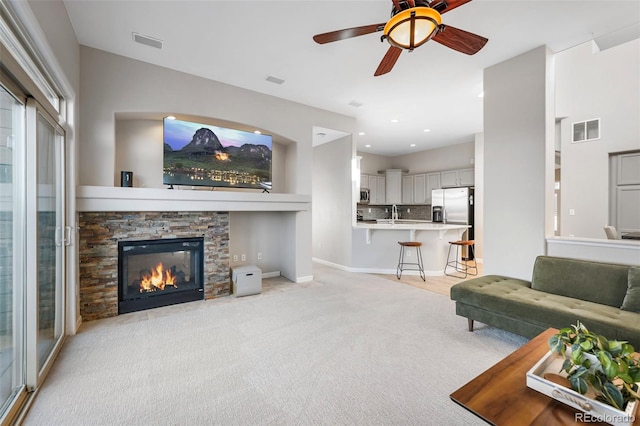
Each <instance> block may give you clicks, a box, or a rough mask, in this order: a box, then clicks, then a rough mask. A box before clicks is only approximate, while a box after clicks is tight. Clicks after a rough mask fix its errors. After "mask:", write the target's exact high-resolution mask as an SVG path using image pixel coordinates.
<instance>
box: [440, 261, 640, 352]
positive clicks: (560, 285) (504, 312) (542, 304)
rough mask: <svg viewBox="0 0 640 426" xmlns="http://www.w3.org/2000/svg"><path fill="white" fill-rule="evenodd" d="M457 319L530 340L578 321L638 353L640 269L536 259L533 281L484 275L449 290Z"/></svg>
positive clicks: (639, 337)
mask: <svg viewBox="0 0 640 426" xmlns="http://www.w3.org/2000/svg"><path fill="white" fill-rule="evenodd" d="M451 299H452V300H454V301H455V302H456V314H458V315H460V316H463V317H466V318H467V319H468V321H469V331H473V321H474V320H477V321H480V322H482V323H484V324H487V325H491V326H494V327H498V328H501V329H504V330H507V331H511V332H513V333H516V334H519V335H521V336H526V337H533V336H536V335H537V334H539V333H541V332H542V331H544V330H546V329H547V328H549V327H554V328H563V327H569V326H571V325H572V324H576V322H577V321H578V320H579V321H580V322H582V323H584V324H585V326H586V327H587V328H588V329H589V330H591V331H593V332H594V333H598V334H601V335H603V336H605V337H607V338H608V339H616V340H625V341H628V342H629V343H631V344H632V345H633V346H634V348H636V350H638V349H640V266H628V265H620V264H613V263H601V262H592V261H586V260H576V259H565V258H560V257H550V256H538V257H537V258H536V261H535V264H534V267H533V275H532V279H531V281H525V280H520V279H515V278H509V277H505V276H500V275H487V276H481V277H477V278H473V279H470V280H467V281H463V282H461V283H458V284H456V285H454V286H453V287H451Z"/></svg>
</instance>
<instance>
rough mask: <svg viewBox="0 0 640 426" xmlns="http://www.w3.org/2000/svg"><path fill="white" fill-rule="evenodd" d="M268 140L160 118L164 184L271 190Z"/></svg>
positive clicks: (244, 133)
mask: <svg viewBox="0 0 640 426" xmlns="http://www.w3.org/2000/svg"><path fill="white" fill-rule="evenodd" d="M271 157H272V139H271V136H269V135H262V134H256V133H251V132H244V131H241V130H235V129H227V128H223V127H216V126H211V125H206V124H199V123H193V122H189V121H182V120H169V119H165V120H164V157H163V158H164V161H163V166H164V174H163V183H164V184H165V185H197V186H224V187H236V188H259V189H271Z"/></svg>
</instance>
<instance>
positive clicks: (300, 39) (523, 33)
mask: <svg viewBox="0 0 640 426" xmlns="http://www.w3.org/2000/svg"><path fill="white" fill-rule="evenodd" d="M64 3H65V5H66V8H67V11H68V13H69V16H70V18H71V21H72V24H73V27H74V29H75V32H76V35H77V37H78V41H79V43H80V44H83V45H87V46H91V47H94V48H98V49H102V50H105V51H108V52H113V53H116V54H119V55H123V56H127V57H130V58H134V59H138V60H141V61H144V62H148V63H152V64H156V65H160V66H164V67H168V68H171V69H175V70H179V71H183V72H186V73H190V74H194V75H197V76H201V77H205V78H209V79H212V80H216V81H220V82H223V83H227V84H231V85H234V86H239V87H243V88H246V89H250V90H254V91H256V92H261V93H265V94H268V95H273V96H277V97H280V98H284V99H288V100H291V101H295V102H300V103H303V104H306V105H310V106H314V107H317V108H321V109H325V110H329V111H333V112H336V113H340V114H345V115H348V116H353V117H356V118H357V123H358V131H359V132H363V133H364V135H356V140H357V144H358V150H359V151H363V152H371V153H377V154H382V155H389V156H395V155H401V154H407V153H411V152H414V151H421V150H425V149H430V148H435V147H440V146H445V145H451V144H456V143H462V142H469V141H473V140H474V136H473V135H474V133H477V132H481V131H482V102H483V101H482V98H479V97H478V94H479V93H480V92H482V74H483V72H482V71H483V69H485V68H487V67H489V66H491V65H494V64H496V63H499V62H502V61H504V60H506V59H509V58H512V57H514V56H516V55H519V54H521V53H524V52H527V51H529V50H531V49H533V48H536V47H538V46H541V45H545V44H546V45H548V46H549V47H550V48H551V49H552V51H554V52H558V51H562V50H564V49H567V48H569V47H572V46H575V45H577V44H580V43H583V42H586V41H589V40H592V39H597V38H599V37H602V36H608V37H607V38H606V39H607V43H613V44H615V42H616V38H617V37H616V36H617V35H621V37H622V38H623V40H629V39H631V38H634V37H635V38H637V37H638V32H639V30H638V28H640V24H639V22H640V0H624V1H610V0H607V1H580V0H570V1H552V0H536V1H507V0H474V1H472V2H470V3H467V4H465V5H463V6H461V7H458V8H456V9H455V10H452V11H451V12H448V13H446V14H444V15H443V23H445V24H449V25H453V26H454V27H458V28H460V29H464V30H467V31H470V32H473V33H476V34H479V35H482V36H484V37H487V38H488V39H489V42H488V43H487V45H486V46H485V47H484V49H482V50H481V51H480V52H479V53H477V54H476V55H474V56H467V55H464V54H462V53H458V52H456V51H453V50H451V49H448V48H446V47H444V46H442V45H440V44H438V43H435V42H429V43H427V44H425V45H423V46H421V47H419V48H417V49H416V50H415V51H413V52H403V53H402V55H401V56H400V59H399V60H398V62H397V63H396V65H395V67H394V69H393V70H392V71H391V72H390V73H389V74H386V75H383V76H379V77H374V76H373V73H374V71H375V69H376V67H377V66H378V63H379V62H380V60H381V59H382V57H383V55H384V54H385V53H386V51H387V48H388V44H387V43H386V42H384V43H382V42H381V41H380V33H374V34H369V35H365V36H361V37H357V38H352V39H348V40H342V41H338V42H335V43H329V44H325V45H319V44H316V43H315V42H314V41H313V40H312V36H313V35H315V34H318V33H323V32H328V31H333V30H338V29H342V28H348V27H353V26H361V25H367V24H376V23H383V22H385V21H386V20H387V19H388V18H389V14H390V11H391V1H390V0H368V1H365V0H342V1H319V0H300V1H282V0H281V1H269V0H259V1H244V0H232V1H222V0H208V1H207V0H200V1H186V0H181V1H167V0H141V1H128V0H119V1H115V0H112V1H88V0H65V1H64ZM133 32H136V33H140V34H143V35H146V36H150V37H153V38H156V39H160V40H162V41H163V48H162V50H158V49H155V48H152V47H148V46H145V45H142V44H138V43H134V42H133V37H132V33H133ZM603 40H604V39H603ZM612 40H613V41H612ZM268 76H273V77H277V78H280V79H283V80H285V82H284V83H283V84H281V85H277V84H274V83H271V82H268V81H266V78H267V77H268ZM614 78H615V77H614ZM487 96H490V94H487ZM352 101H356V102H358V103H361V104H362V106H360V107H354V106H351V105H349V103H350V102H352ZM178 112H179V111H178ZM392 119H396V120H398V122H397V123H392V122H391V120H392ZM425 129H430V131H429V132H425V131H424V130H425ZM314 131H315V132H316V133H325V136H315V138H314V139H315V140H314V144H318V143H322V142H324V141H329V140H332V139H333V138H336V137H341V136H342V135H343V133H342V132H334V131H333V129H326V128H316V129H315V130H314ZM365 144H369V145H371V147H370V148H367V147H365ZM411 144H415V146H414V147H411V146H410V145H411Z"/></svg>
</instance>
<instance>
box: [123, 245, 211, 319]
mask: <svg viewBox="0 0 640 426" xmlns="http://www.w3.org/2000/svg"><path fill="white" fill-rule="evenodd" d="M160 246H162V247H169V246H170V247H173V249H170V250H165V249H160V248H159V247H160ZM185 248H187V249H188V250H189V251H191V252H192V256H191V265H190V266H191V273H192V275H193V276H194V279H195V288H189V289H184V290H179V291H174V292H169V293H166V294H165V293H156V292H151V293H140V294H139V295H136V297H130V296H129V297H126V294H127V291H126V289H125V288H124V286H126V285H127V279H126V277H127V265H128V262H127V261H126V260H125V259H127V257H128V256H131V255H137V254H153V253H164V252H170V251H178V250H184V249H185ZM196 300H204V238H203V237H195V238H162V239H156V240H134V241H118V315H120V314H126V313H130V312H137V311H143V310H146V309H153V308H159V307H162V306H169V305H175V304H178V303H185V302H193V301H196Z"/></svg>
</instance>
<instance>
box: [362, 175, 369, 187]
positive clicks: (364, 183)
mask: <svg viewBox="0 0 640 426" xmlns="http://www.w3.org/2000/svg"><path fill="white" fill-rule="evenodd" d="M360 188H369V175H365V174H361V175H360Z"/></svg>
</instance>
